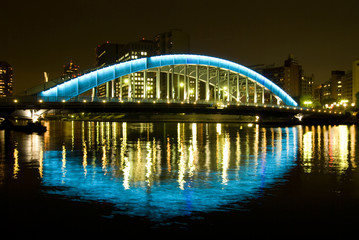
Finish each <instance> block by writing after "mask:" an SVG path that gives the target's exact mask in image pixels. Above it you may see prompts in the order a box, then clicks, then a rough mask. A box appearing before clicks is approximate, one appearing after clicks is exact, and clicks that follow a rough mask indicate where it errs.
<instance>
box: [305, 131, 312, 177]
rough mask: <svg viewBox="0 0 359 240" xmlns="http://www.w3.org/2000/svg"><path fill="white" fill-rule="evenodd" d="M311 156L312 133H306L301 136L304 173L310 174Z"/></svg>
mask: <svg viewBox="0 0 359 240" xmlns="http://www.w3.org/2000/svg"><path fill="white" fill-rule="evenodd" d="M312 154H313V133H312V132H306V133H305V134H304V135H303V166H304V171H306V172H308V173H309V172H311V167H312V162H311V161H312Z"/></svg>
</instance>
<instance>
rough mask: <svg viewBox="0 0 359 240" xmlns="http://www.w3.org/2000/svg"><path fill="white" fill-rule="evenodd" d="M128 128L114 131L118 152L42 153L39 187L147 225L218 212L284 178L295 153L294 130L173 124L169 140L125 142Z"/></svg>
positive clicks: (130, 131) (131, 131) (86, 149)
mask: <svg viewBox="0 0 359 240" xmlns="http://www.w3.org/2000/svg"><path fill="white" fill-rule="evenodd" d="M128 125H130V124H129V123H127V124H125V123H124V124H122V126H120V127H121V130H120V132H121V134H122V135H121V141H119V146H118V147H117V148H116V149H113V148H110V147H109V146H105V145H103V147H98V148H94V147H93V146H88V145H87V144H88V141H86V140H85V139H84V140H83V149H81V150H72V149H66V147H65V145H64V146H63V149H62V150H58V151H45V152H44V157H43V184H44V185H45V186H50V187H56V188H51V189H52V190H51V191H48V193H53V194H61V195H65V196H67V197H69V198H71V199H75V200H80V201H97V202H106V203H111V204H113V205H114V206H115V208H116V209H118V211H119V212H120V213H122V214H128V215H135V216H146V217H149V218H150V219H153V220H164V219H167V218H171V217H176V216H184V215H190V214H192V213H194V212H208V211H216V210H217V211H218V210H222V209H224V208H226V205H229V204H231V203H234V202H241V201H245V200H246V199H250V198H255V197H257V196H258V194H260V192H261V191H262V189H263V188H267V187H270V186H271V185H272V184H275V183H278V182H279V181H283V180H280V179H283V175H285V174H286V173H287V172H288V171H289V170H290V169H291V168H292V167H293V165H294V163H295V161H296V156H297V151H298V149H297V141H298V140H297V128H296V127H292V128H271V129H264V128H263V129H262V128H258V126H257V127H253V128H245V129H241V130H240V129H239V128H237V127H236V128H235V129H231V128H230V127H228V126H223V125H222V126H220V127H219V126H218V124H217V125H215V124H207V125H204V124H203V125H199V124H192V125H189V124H178V125H177V129H175V131H174V132H175V134H177V136H172V138H171V141H169V138H168V139H167V141H166V140H164V141H163V139H160V138H158V137H157V138H156V137H153V139H152V138H150V137H149V136H147V137H146V139H142V138H139V139H138V140H137V141H133V140H132V141H130V140H128V137H127V136H128V134H134V133H136V132H138V131H143V129H138V128H132V129H130V128H129V126H128ZM219 129H220V132H218V131H219ZM92 130H93V129H92ZM82 135H83V136H87V135H90V134H82ZM100 138H101V137H100ZM164 139H166V138H164ZM91 149H97V150H96V151H97V153H94V152H91V151H90V150H91ZM208 149H209V150H210V153H208V152H206V150H208ZM111 151H116V152H115V153H114V152H111Z"/></svg>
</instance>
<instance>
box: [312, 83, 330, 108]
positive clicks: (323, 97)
mask: <svg viewBox="0 0 359 240" xmlns="http://www.w3.org/2000/svg"><path fill="white" fill-rule="evenodd" d="M331 94H332V90H331V87H330V81H327V82H325V83H323V84H320V85H318V86H317V87H316V88H315V89H314V96H313V100H314V101H315V102H318V103H320V104H321V105H324V104H326V103H328V102H330V101H331Z"/></svg>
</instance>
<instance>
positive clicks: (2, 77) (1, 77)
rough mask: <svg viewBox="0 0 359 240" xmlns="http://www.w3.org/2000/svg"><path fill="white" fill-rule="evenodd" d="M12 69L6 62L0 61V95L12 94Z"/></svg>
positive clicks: (7, 95)
mask: <svg viewBox="0 0 359 240" xmlns="http://www.w3.org/2000/svg"><path fill="white" fill-rule="evenodd" d="M12 83H13V69H12V67H11V65H10V64H9V63H7V62H4V61H0V97H10V96H12V95H13V86H12Z"/></svg>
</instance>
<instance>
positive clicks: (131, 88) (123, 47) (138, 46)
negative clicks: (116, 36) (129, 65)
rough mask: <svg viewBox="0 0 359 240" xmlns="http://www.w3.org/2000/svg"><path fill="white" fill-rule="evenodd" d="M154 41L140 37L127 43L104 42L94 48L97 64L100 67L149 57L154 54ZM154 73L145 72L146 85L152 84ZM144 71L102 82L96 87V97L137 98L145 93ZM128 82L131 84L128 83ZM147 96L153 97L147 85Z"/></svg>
mask: <svg viewBox="0 0 359 240" xmlns="http://www.w3.org/2000/svg"><path fill="white" fill-rule="evenodd" d="M154 46H155V45H154V42H153V41H151V40H145V39H141V40H139V41H136V42H130V43H127V44H116V43H109V42H106V43H104V44H102V45H99V46H98V47H97V48H96V60H97V66H98V67H102V66H106V65H110V64H114V63H116V62H126V61H129V60H134V59H139V58H144V57H149V56H152V55H154V53H155V51H154ZM152 75H154V73H148V74H147V82H146V85H149V86H151V85H153V79H154V76H152ZM144 82H145V81H144V73H134V74H131V75H130V76H127V77H126V78H125V77H123V78H119V79H115V80H113V81H111V82H107V83H104V84H102V85H100V86H98V88H97V96H98V97H110V98H111V97H119V96H121V97H122V96H128V97H129V98H139V97H142V96H143V95H144V94H145V89H144V87H145V86H144ZM129 83H130V84H131V85H129ZM146 94H148V97H149V98H152V97H153V89H151V88H150V87H147V92H146Z"/></svg>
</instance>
